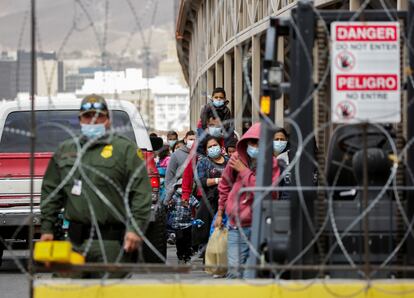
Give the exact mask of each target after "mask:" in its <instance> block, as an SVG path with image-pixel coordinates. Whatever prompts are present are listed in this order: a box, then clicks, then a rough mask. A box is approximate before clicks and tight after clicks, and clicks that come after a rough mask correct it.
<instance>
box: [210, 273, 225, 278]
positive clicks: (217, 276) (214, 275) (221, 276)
mask: <svg viewBox="0 0 414 298" xmlns="http://www.w3.org/2000/svg"><path fill="white" fill-rule="evenodd" d="M224 277H225V275H220V274H213V278H224Z"/></svg>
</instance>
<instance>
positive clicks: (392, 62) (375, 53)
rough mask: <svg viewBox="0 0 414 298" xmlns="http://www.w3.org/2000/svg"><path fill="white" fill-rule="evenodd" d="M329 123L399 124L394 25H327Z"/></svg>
mask: <svg viewBox="0 0 414 298" xmlns="http://www.w3.org/2000/svg"><path fill="white" fill-rule="evenodd" d="M331 37H332V49H331V60H332V61H331V75H332V76H331V89H332V105H331V106H332V113H331V115H332V120H333V121H334V122H336V123H357V122H361V121H369V122H400V98H401V95H400V81H401V79H400V44H399V40H400V27H399V23H398V22H333V23H332V24H331Z"/></svg>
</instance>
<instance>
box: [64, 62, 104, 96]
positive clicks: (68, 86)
mask: <svg viewBox="0 0 414 298" xmlns="http://www.w3.org/2000/svg"><path fill="white" fill-rule="evenodd" d="M109 70H111V68H109V67H81V68H79V70H78V71H77V72H76V73H68V74H67V75H66V76H65V88H64V91H65V92H75V91H76V90H79V89H81V88H82V86H83V84H84V82H85V80H86V79H93V78H94V76H95V72H97V71H109Z"/></svg>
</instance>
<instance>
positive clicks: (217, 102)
mask: <svg viewBox="0 0 414 298" xmlns="http://www.w3.org/2000/svg"><path fill="white" fill-rule="evenodd" d="M213 106H215V107H216V108H221V107H222V106H224V100H221V99H219V100H214V99H213Z"/></svg>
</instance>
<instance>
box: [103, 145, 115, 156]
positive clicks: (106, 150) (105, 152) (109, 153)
mask: <svg viewBox="0 0 414 298" xmlns="http://www.w3.org/2000/svg"><path fill="white" fill-rule="evenodd" d="M113 149H114V147H112V145H106V146H105V147H103V149H102V152H101V156H102V157H103V158H110V157H111V156H112V151H113Z"/></svg>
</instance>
